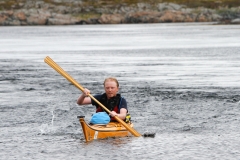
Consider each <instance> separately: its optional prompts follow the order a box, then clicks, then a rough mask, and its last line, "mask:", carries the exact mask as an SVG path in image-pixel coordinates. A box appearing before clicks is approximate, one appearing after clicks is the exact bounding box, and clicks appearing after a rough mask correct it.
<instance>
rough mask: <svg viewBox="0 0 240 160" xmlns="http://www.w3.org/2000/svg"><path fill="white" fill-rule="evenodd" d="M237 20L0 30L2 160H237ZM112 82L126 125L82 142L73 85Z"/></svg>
mask: <svg viewBox="0 0 240 160" xmlns="http://www.w3.org/2000/svg"><path fill="white" fill-rule="evenodd" d="M239 33H240V26H239V25H211V24H208V23H185V24H181V23H178V24H138V25H92V26H89V25H88V26H87V25H86V26H48V27H38V26H34V27H1V28H0V65H1V68H0V97H1V98H0V117H1V119H0V122H1V123H0V129H1V132H0V137H1V138H0V144H1V145H0V157H1V159H104V158H107V159H126V158H129V159H139V158H142V159H239V157H240V150H239V148H240V141H239V138H240V137H239V131H240V129H239V122H240V118H239V113H240V112H239V111H240V107H239V104H240V103H239V100H240V96H239V91H240V87H239V86H240V85H239V84H240V76H239V75H240V70H239V67H240V64H239V60H240V54H239V51H240V41H239V38H240V34H239ZM46 56H50V57H51V58H52V59H53V60H54V61H55V62H57V63H58V64H59V65H60V66H61V67H62V68H63V69H64V70H65V71H67V72H68V73H69V74H70V75H71V76H72V77H73V78H74V79H76V80H77V81H78V82H79V83H80V84H81V85H82V86H84V87H87V88H88V89H90V90H91V93H92V94H97V93H102V92H103V87H102V82H103V80H104V78H106V77H108V76H114V77H117V78H118V79H119V82H120V93H121V94H122V95H123V96H124V97H125V98H126V99H127V101H128V106H129V111H130V113H131V116H132V118H133V121H134V125H135V129H136V130H137V131H138V132H139V133H141V134H143V133H144V132H148V131H149V132H155V133H156V136H155V138H144V137H139V138H136V137H125V138H112V139H111V138H110V139H106V140H96V141H93V142H91V143H85V141H84V137H83V133H82V130H81V126H80V124H79V121H78V119H77V116H78V115H85V116H86V120H89V119H90V116H91V114H92V113H93V112H94V107H93V106H91V105H89V106H78V105H76V100H77V98H78V96H79V95H80V94H81V92H80V91H79V90H78V89H77V88H76V87H74V86H73V85H72V84H70V83H69V82H68V81H67V80H65V79H64V78H63V77H62V76H61V75H59V74H58V73H57V72H55V71H54V70H53V69H52V68H50V67H49V66H48V65H47V64H46V63H44V61H43V59H44V58H45V57H46Z"/></svg>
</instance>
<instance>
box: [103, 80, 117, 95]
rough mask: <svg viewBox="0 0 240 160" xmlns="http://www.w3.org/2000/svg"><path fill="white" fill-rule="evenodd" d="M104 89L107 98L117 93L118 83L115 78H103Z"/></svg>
mask: <svg viewBox="0 0 240 160" xmlns="http://www.w3.org/2000/svg"><path fill="white" fill-rule="evenodd" d="M103 85H104V89H105V92H106V95H107V97H108V98H111V97H114V96H116V95H117V92H118V89H119V83H118V80H117V79H116V78H113V77H109V78H106V79H105V80H104V83H103Z"/></svg>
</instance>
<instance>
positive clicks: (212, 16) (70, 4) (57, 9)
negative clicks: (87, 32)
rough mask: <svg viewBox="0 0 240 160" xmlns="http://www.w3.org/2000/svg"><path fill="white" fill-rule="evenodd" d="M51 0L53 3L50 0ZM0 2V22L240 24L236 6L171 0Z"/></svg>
mask: <svg viewBox="0 0 240 160" xmlns="http://www.w3.org/2000/svg"><path fill="white" fill-rule="evenodd" d="M53 2H54V3H53ZM6 3H7V1H2V2H0V25H1V26H24V25H25V26H28V25H76V24H130V23H171V22H217V23H221V24H240V7H232V8H229V7H222V8H219V9H209V8H203V7H198V8H188V7H187V6H185V5H179V4H174V3H156V4H150V3H135V4H130V5H129V4H118V5H111V4H104V5H103V4H100V3H99V4H97V2H95V3H94V4H92V5H86V4H84V3H83V2H82V1H77V0H69V1H64V0H52V1H51V3H50V1H49V2H48V1H46V0H36V1H32V0H25V1H20V2H18V3H17V4H12V5H11V6H10V8H6V7H5V8H4V7H3V6H6Z"/></svg>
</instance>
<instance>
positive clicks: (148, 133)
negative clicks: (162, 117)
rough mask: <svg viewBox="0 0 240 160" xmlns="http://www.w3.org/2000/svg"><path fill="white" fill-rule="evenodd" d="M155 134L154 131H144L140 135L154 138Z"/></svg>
mask: <svg viewBox="0 0 240 160" xmlns="http://www.w3.org/2000/svg"><path fill="white" fill-rule="evenodd" d="M155 135H156V133H154V132H145V133H144V134H143V135H142V136H143V137H151V138H154V137H155Z"/></svg>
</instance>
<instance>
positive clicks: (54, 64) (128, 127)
mask: <svg viewBox="0 0 240 160" xmlns="http://www.w3.org/2000/svg"><path fill="white" fill-rule="evenodd" d="M44 62H45V63H47V64H48V65H49V66H50V67H52V68H53V69H54V70H56V71H57V72H58V73H59V74H61V75H62V76H63V77H65V78H66V79H67V80H68V81H69V82H71V83H72V84H73V85H75V86H76V87H77V88H78V89H80V90H81V91H82V92H84V88H83V87H82V86H81V85H80V84H79V83H78V82H77V81H76V80H75V79H73V78H72V77H71V76H70V75H69V74H68V73H67V72H65V71H64V70H63V69H62V68H61V67H60V66H59V65H58V64H57V63H55V62H54V61H53V60H52V59H51V58H50V57H49V56H47V57H46V58H45V59H44ZM88 96H89V97H90V98H91V99H92V100H94V101H95V102H96V103H97V104H98V105H100V106H101V107H102V108H103V109H104V110H106V111H107V112H108V113H110V111H109V110H108V109H107V108H106V107H105V106H104V105H102V104H101V103H100V102H99V101H98V100H97V99H96V98H94V97H93V96H92V95H91V94H88ZM114 118H115V119H116V120H117V121H118V122H119V123H121V124H122V125H123V126H124V127H125V128H126V129H127V130H128V131H129V132H130V133H132V134H133V135H134V136H136V137H139V136H141V134H139V133H138V132H137V131H136V130H134V129H133V128H132V127H130V126H129V125H128V124H126V123H125V122H124V121H123V120H122V119H120V118H119V117H118V116H115V117H114Z"/></svg>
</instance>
